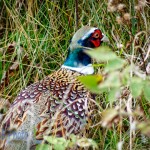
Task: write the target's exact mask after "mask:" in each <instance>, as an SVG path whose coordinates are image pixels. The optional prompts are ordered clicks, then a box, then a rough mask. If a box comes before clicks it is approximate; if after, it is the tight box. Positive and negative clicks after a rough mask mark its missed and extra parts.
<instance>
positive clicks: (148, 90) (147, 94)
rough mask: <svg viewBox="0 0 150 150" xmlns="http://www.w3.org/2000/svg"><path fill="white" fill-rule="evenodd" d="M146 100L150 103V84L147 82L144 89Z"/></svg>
mask: <svg viewBox="0 0 150 150" xmlns="http://www.w3.org/2000/svg"><path fill="white" fill-rule="evenodd" d="M143 92H144V96H145V98H146V99H147V100H148V101H150V82H149V81H145V84H144V88H143Z"/></svg>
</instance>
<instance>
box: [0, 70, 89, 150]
mask: <svg viewBox="0 0 150 150" xmlns="http://www.w3.org/2000/svg"><path fill="white" fill-rule="evenodd" d="M80 75H81V74H80V73H77V72H74V71H71V70H66V69H60V70H58V71H56V72H55V73H53V74H51V75H50V76H48V77H46V78H45V79H43V80H42V81H40V82H37V83H34V84H32V85H30V86H28V87H27V88H25V89H24V90H23V91H22V92H21V93H20V94H19V95H18V96H17V98H16V100H15V101H14V103H13V104H12V106H11V108H10V110H9V112H8V114H7V116H6V117H5V119H4V120H3V122H2V125H1V128H2V135H3V136H4V137H5V136H6V134H8V135H7V136H10V135H13V133H14V131H16V132H15V136H14V137H13V139H12V140H11V141H9V140H8V138H7V140H3V143H4V141H5V149H10V150H11V149H14V147H15V149H16V146H15V142H14V141H19V140H21V144H20V145H19V146H18V149H20V147H27V146H28V144H29V146H30V147H31V146H32V145H35V144H37V143H38V141H39V140H42V139H43V136H45V135H55V136H65V137H66V136H68V135H70V134H72V133H73V134H78V133H80V132H81V131H82V129H83V128H84V127H85V125H86V122H87V119H88V99H89V98H90V94H89V92H88V91H87V89H85V88H84V86H83V85H82V84H81V83H80V82H79V81H78V79H77V77H78V76H80ZM33 131H35V138H34V132H33ZM19 133H20V135H21V137H19V136H18V135H17V134H19ZM27 139H31V142H30V143H28V142H27ZM22 141H23V142H22Z"/></svg>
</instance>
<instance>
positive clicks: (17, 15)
mask: <svg viewBox="0 0 150 150" xmlns="http://www.w3.org/2000/svg"><path fill="white" fill-rule="evenodd" d="M0 11H1V13H0V18H1V19H0V39H1V40H0V112H1V114H4V113H5V112H6V111H7V108H8V107H9V103H11V102H12V101H13V100H14V99H15V97H16V96H17V94H18V93H19V91H20V90H21V89H22V88H24V87H26V86H27V85H29V84H31V83H33V82H35V81H38V80H41V79H42V78H44V77H45V76H46V75H48V74H50V73H51V72H53V71H55V70H57V69H58V68H60V66H61V65H62V63H63V61H64V60H65V58H66V55H67V47H68V45H69V41H70V38H71V37H72V35H73V33H74V32H75V31H76V29H77V28H79V27H80V26H82V25H91V26H97V27H99V28H100V29H101V30H102V32H103V33H104V34H106V35H107V37H108V38H109V40H110V42H109V44H105V45H107V47H101V48H99V49H97V50H94V51H93V52H91V53H88V54H89V55H91V56H92V57H93V58H94V60H95V61H94V67H95V70H96V71H97V75H95V76H87V77H81V78H80V80H81V81H82V82H83V83H84V84H85V85H86V86H87V87H88V88H89V89H90V90H91V91H93V92H94V93H98V94H99V95H98V96H97V97H96V105H97V110H96V113H95V117H94V118H95V120H94V122H93V123H92V124H91V126H90V127H89V129H90V130H89V131H88V132H87V133H86V135H85V137H87V138H81V139H78V137H75V136H72V137H70V140H65V139H56V138H55V140H54V139H52V137H45V140H47V141H48V142H49V143H51V144H52V145H54V148H55V149H59V148H60V147H61V148H66V147H71V146H72V145H73V144H77V145H78V146H79V147H84V146H90V145H92V147H93V149H96V148H97V147H98V149H104V150H108V149H110V150H113V149H118V150H121V149H123V150H127V149H130V150H131V149H134V150H143V149H147V148H150V144H149V142H150V139H149V136H150V108H149V106H150V92H149V91H150V63H149V62H150V57H149V55H150V38H149V29H150V19H149V18H150V16H149V12H150V8H149V2H148V1H146V0H137V1H136V0H130V1H127V0H122V1H119V0H109V1H105V0H97V1H96V0H95V1H92V0H90V1H85V0H83V1H77V0H76V1H73V0H68V1H67V0H64V1H56V0H53V1H52V0H47V1H42V0H28V1H21V0H20V1H19V0H2V1H0ZM108 46H109V48H108ZM97 56H99V57H97ZM106 56H107V57H106ZM87 79H88V81H90V80H92V81H93V82H92V84H91V82H87ZM93 111H95V110H93ZM1 116H2V115H1ZM94 141H95V142H94ZM59 145H60V147H59ZM37 149H38V147H37ZM43 149H48V147H47V145H44V148H43Z"/></svg>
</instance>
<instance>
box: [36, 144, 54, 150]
mask: <svg viewBox="0 0 150 150" xmlns="http://www.w3.org/2000/svg"><path fill="white" fill-rule="evenodd" d="M36 150H52V147H51V146H50V145H48V144H39V145H37V146H36Z"/></svg>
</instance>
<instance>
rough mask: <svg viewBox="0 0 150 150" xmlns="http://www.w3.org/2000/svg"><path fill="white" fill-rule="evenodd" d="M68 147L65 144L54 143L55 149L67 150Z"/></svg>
mask: <svg viewBox="0 0 150 150" xmlns="http://www.w3.org/2000/svg"><path fill="white" fill-rule="evenodd" d="M65 149H66V147H65V145H63V144H56V145H54V150H65Z"/></svg>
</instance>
